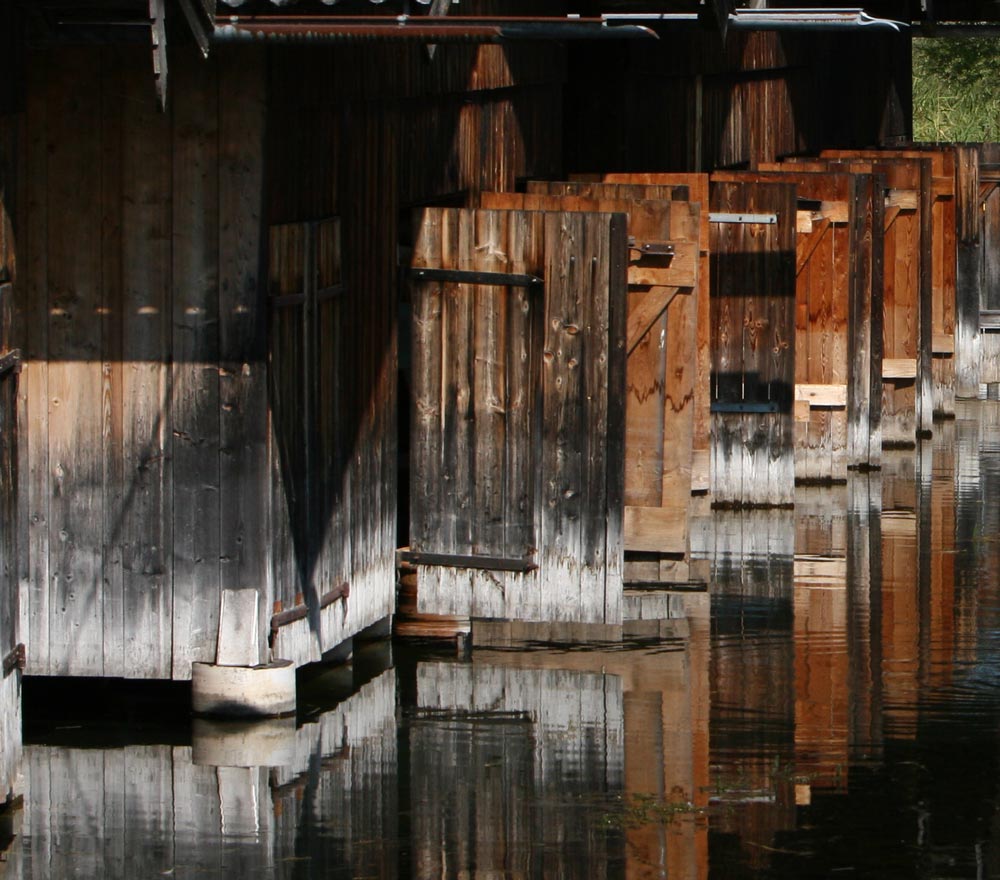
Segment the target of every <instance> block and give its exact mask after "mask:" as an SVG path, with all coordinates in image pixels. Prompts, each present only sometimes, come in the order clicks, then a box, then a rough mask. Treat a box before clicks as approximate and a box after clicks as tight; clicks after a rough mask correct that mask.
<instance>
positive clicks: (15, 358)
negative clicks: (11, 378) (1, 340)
mask: <svg viewBox="0 0 1000 880" xmlns="http://www.w3.org/2000/svg"><path fill="white" fill-rule="evenodd" d="M11 370H16V371H18V372H20V370H21V350H20V349H19V348H15V349H13V350H12V351H8V352H7V354H5V355H0V376H2V375H4V374H5V373H9V372H10V371H11Z"/></svg>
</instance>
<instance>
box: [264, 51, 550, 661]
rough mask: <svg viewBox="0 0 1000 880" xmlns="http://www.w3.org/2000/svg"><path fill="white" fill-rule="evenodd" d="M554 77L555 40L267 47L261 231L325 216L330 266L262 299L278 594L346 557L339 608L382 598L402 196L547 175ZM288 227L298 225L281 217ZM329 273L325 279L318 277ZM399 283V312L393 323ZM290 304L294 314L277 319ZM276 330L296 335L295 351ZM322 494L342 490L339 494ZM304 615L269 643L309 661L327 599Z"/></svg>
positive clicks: (317, 645)
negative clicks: (300, 290) (279, 514)
mask: <svg viewBox="0 0 1000 880" xmlns="http://www.w3.org/2000/svg"><path fill="white" fill-rule="evenodd" d="M563 77H564V61H563V58H562V53H561V51H560V50H556V51H551V50H548V51H539V50H537V49H534V48H530V47H529V48H525V47H508V48H501V47H498V46H479V47H477V46H463V45H447V46H439V47H437V50H436V52H435V55H434V58H433V60H429V59H428V56H427V53H426V51H425V49H424V48H423V47H422V46H419V45H407V46H399V45H397V46H391V47H390V46H386V45H364V46H338V47H337V48H336V50H335V51H331V50H329V49H316V48H313V49H309V48H303V47H295V48H289V49H287V50H284V49H279V50H275V51H274V52H272V54H271V58H270V95H271V100H270V104H269V136H268V154H267V155H268V158H267V169H266V177H267V180H268V188H267V222H268V223H269V224H272V242H273V241H274V240H275V238H274V236H277V235H285V236H286V240H287V236H288V235H289V234H291V235H296V234H302V231H301V230H305V229H306V228H307V227H308V226H309V225H310V224H311V225H312V228H314V229H317V230H323V229H325V230H326V233H325V234H327V235H330V236H333V235H334V233H333V232H332V228H333V225H336V226H338V227H339V236H337V237H338V238H339V244H337V245H336V246H334V250H335V251H336V252H337V253H339V260H340V264H341V266H340V270H339V271H337V270H336V268H335V267H334V266H333V265H332V263H329V261H328V263H329V264H328V265H327V267H326V269H325V270H324V271H326V274H327V276H328V277H327V278H325V279H324V278H317V279H314V280H311V281H310V283H312V282H313V281H314V282H315V283H314V284H313V286H314V287H315V294H310V296H318V299H316V300H315V305H309V304H308V303H303V304H299V305H297V304H295V303H294V302H292V301H289V300H286V301H285V302H284V303H283V304H281V303H279V302H278V301H277V300H276V299H275V298H274V297H272V306H274V308H273V309H272V315H273V316H275V318H278V316H279V315H281V316H282V317H280V321H281V324H280V325H279V324H276V325H274V326H281V327H282V328H283V329H282V330H281V335H280V336H275V337H273V340H272V349H271V357H272V365H273V367H274V375H273V376H272V388H273V389H275V390H277V389H278V388H280V389H281V393H280V395H279V396H280V398H281V400H280V402H279V401H278V400H277V398H275V400H274V401H273V404H276V407H275V408H274V416H275V419H274V422H273V424H274V428H275V432H274V439H275V444H276V448H277V450H278V453H279V454H278V455H277V456H276V457H275V459H274V461H273V466H274V483H273V485H274V487H275V488H274V494H275V498H274V507H275V509H276V510H280V511H286V512H287V513H286V516H285V518H284V520H283V521H284V522H287V523H289V526H288V527H282V528H281V529H278V530H275V533H274V535H273V539H274V543H273V553H274V558H275V567H276V571H277V572H280V574H279V575H278V576H277V593H276V599H277V601H279V602H281V603H282V607H283V608H286V609H287V608H289V607H293V606H295V605H297V604H299V603H301V601H302V597H303V596H305V597H306V601H307V603H310V602H313V603H314V602H315V601H316V600H317V599H319V600H320V601H321V600H322V596H323V594H324V590H326V589H330V588H331V587H336V586H337V584H338V582H339V581H340V580H344V579H345V578H344V575H343V573H341V574H339V575H335V576H333V577H330V578H325V579H324V587H323V588H321V589H316V588H315V587H314V586H313V585H312V584H310V580H309V579H310V576H311V575H310V572H311V571H313V570H315V569H317V567H318V569H319V570H320V571H324V570H330V571H334V572H336V570H337V569H338V565H339V566H340V568H341V570H342V571H343V569H344V568H345V567H346V569H347V570H348V571H349V570H351V569H353V571H354V573H355V574H354V577H355V580H356V579H357V572H358V570H359V568H363V569H365V570H367V571H369V572H370V576H369V584H368V585H367V586H362V587H361V588H360V589H359V588H358V587H357V586H356V583H353V582H352V583H351V597H350V599H349V600H348V607H352V606H353V605H354V603H355V602H365V601H369V600H368V599H367V598H366V597H372V596H379V597H382V596H383V595H384V594H383V592H382V590H383V588H384V585H386V584H391V583H392V581H393V580H394V570H393V567H394V555H393V554H394V552H395V549H396V547H397V537H398V544H401V545H405V544H406V543H408V538H407V532H408V530H409V521H408V516H407V514H408V504H407V501H406V498H407V493H408V491H409V483H408V480H407V474H408V471H407V470H406V469H404V470H403V471H402V474H401V479H400V482H399V484H398V485H397V473H396V467H397V455H398V453H399V451H400V450H399V445H398V443H399V444H402V452H403V455H404V456H405V455H406V452H407V448H408V444H409V441H410V436H409V422H410V419H409V412H408V402H409V393H408V389H409V386H410V383H411V381H412V380H411V377H410V370H411V358H412V356H413V355H411V350H412V346H411V340H410V328H409V324H408V314H409V303H408V301H407V300H408V291H407V289H406V287H405V286H404V285H401V279H400V277H399V271H398V265H399V264H400V263H401V262H406V261H405V259H403V260H401V256H400V254H401V253H403V254H405V253H406V252H407V251H406V249H407V248H408V247H409V246H411V245H412V244H413V239H414V234H415V230H414V228H413V224H412V217H411V215H412V209H413V208H414V207H415V206H418V205H426V204H435V203H437V204H449V203H451V204H455V203H460V202H462V201H464V200H465V199H467V198H469V197H470V196H472V195H474V194H475V193H478V192H479V191H480V190H483V189H499V190H510V189H513V188H514V185H515V182H516V180H517V179H518V178H521V177H525V176H528V175H535V174H551V173H553V172H554V171H555V170H556V167H557V163H558V157H559V150H560V146H559V144H560V133H559V127H560V113H561V98H560V89H561V82H562V79H563ZM303 82H308V83H311V84H312V86H313V87H310V88H305V89H304V88H302V87H301V84H302V83H303ZM332 218H336V219H335V220H334V219H332ZM279 225H280V228H279ZM296 225H297V226H299V228H300V232H299V233H294V232H289V230H290V229H292V227H294V226H296ZM281 230H284V231H281ZM401 248H402V249H403V250H402V251H401V250H400V249H401ZM330 259H331V260H332V261H334V262H335V261H336V258H335V257H333V256H331V257H330ZM331 272H332V273H333V275H331V274H330V273H331ZM335 276H336V277H335ZM337 282H339V284H340V285H342V289H341V290H340V291H339V292H336V293H333V292H332V291H330V286H331V285H333V284H335V283H337ZM307 286H308V285H307ZM324 290H327V291H330V292H328V294H323V293H322V291H324ZM273 293H275V294H281V293H286V294H287V293H293V292H292V291H291V288H288V290H284V288H282V290H280V291H279V290H278V289H274V290H273ZM400 299H402V301H403V309H402V312H401V314H402V315H403V317H404V323H403V324H402V325H401V326H398V327H397V312H399V300H400ZM310 309H311V310H312V311H310ZM296 311H298V312H301V314H299V315H298V317H292V318H289V317H288V315H289V314H291V313H294V312H296ZM300 319H301V320H300ZM289 320H290V321H292V322H298V323H294V324H289V323H288V321H289ZM302 321H305V322H307V323H302ZM291 333H298V334H303V333H306V334H311V335H309V339H310V340H311V341H310V343H309V345H310V346H311V350H310V349H309V348H303V347H302V346H301V344H300V342H299V341H298V340H297V339H296V338H294V337H293V336H290V335H289V334H291ZM301 338H302V341H304V340H305V337H301ZM310 358H311V362H310V360H309V359H310ZM397 373H398V376H399V377H400V378H399V380H397ZM308 376H312V377H313V378H308ZM307 378H308V381H306V379H307ZM397 381H399V382H401V383H402V386H401V391H400V390H399V389H398V387H397ZM317 382H318V383H319V384H317ZM289 392H294V394H295V395H296V396H295V397H292V396H290V394H289ZM400 393H401V394H402V395H403V402H402V403H400V402H399V394H400ZM301 395H305V397H302V396H301ZM310 396H314V398H315V404H314V405H312V404H310V405H309V406H308V407H307V410H305V412H308V413H309V415H308V416H307V420H309V421H311V423H312V425H313V427H312V428H311V429H310V431H309V432H308V433H307V434H306V435H303V432H302V431H301V430H300V427H301V423H302V414H301V413H300V412H299V411H297V403H296V401H297V400H301V401H302V402H303V403H307V398H309V397H310ZM397 413H399V415H397ZM397 436H398V438H399V441H398V443H397ZM497 464H499V462H497ZM414 488H415V489H418V488H419V487H418V486H417V485H416V484H414ZM397 497H398V498H399V499H400V500H399V507H400V508H401V510H400V516H399V523H398V536H397ZM338 498H340V499H344V503H343V504H342V505H340V507H339V508H338V503H337V499H338ZM304 517H306V518H305V519H304ZM330 542H332V546H330ZM322 548H325V549H322ZM338 560H340V562H339V563H338ZM314 580H315V577H314ZM375 581H377V584H376V583H374V582H375ZM383 613H384V612H383ZM319 617H320V621H319V622H318V623H313V622H311V621H310V622H305V621H304V622H301V623H297V624H293V625H292V626H291V627H289V628H288V629H282V630H281V631H280V632H279V635H278V638H277V640H276V646H277V647H278V649H279V652H280V653H282V654H284V655H288V656H292V657H293V658H296V659H306V658H309V659H316V658H317V657H318V653H317V652H318V651H319V650H320V649H321V648H322V647H323V646H324V644H325V643H326V642H328V641H329V640H328V639H323V640H322V643H321V642H320V641H317V638H316V633H317V631H318V630H323V631H328V630H330V629H331V628H334V629H336V628H338V627H339V626H340V621H341V619H342V614H341V609H340V607H339V603H335V604H334V605H331V606H330V607H329V610H326V611H323V612H322V613H321V614H320V615H319ZM339 631H340V632H343V634H344V635H346V634H347V632H346V631H345V630H343V629H342V628H341V629H339ZM327 646H328V645H327Z"/></svg>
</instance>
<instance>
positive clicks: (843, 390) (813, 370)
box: [713, 163, 882, 482]
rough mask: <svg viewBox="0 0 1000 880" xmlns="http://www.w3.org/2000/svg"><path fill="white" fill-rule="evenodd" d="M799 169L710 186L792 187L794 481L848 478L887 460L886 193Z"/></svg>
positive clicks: (861, 180)
mask: <svg viewBox="0 0 1000 880" xmlns="http://www.w3.org/2000/svg"><path fill="white" fill-rule="evenodd" d="M795 167H796V166H794V165H787V164H772V163H767V164H765V163H762V164H761V166H760V168H761V170H760V171H759V172H756V173H747V172H717V173H716V174H715V175H713V180H718V181H722V180H729V181H736V182H738V181H741V180H745V181H755V180H757V181H772V182H776V183H777V182H785V183H793V184H795V186H796V192H797V196H798V199H799V203H798V205H799V210H798V212H797V214H798V223H797V236H796V257H795V276H796V305H795V477H796V480H799V481H809V482H828V481H844V480H846V479H847V471H848V468H849V467H877V466H878V464H879V462H880V460H881V397H882V391H881V368H882V331H881V323H882V289H881V285H880V284H878V285H877V284H876V282H877V281H878V280H879V279H880V278H881V273H880V272H879V271H878V266H877V265H876V263H879V264H880V262H881V252H880V249H881V201H882V193H881V188H879V184H878V182H877V181H876V179H875V178H874V177H873V176H872V175H847V174H835V173H828V174H823V173H818V172H798V173H797V172H796V171H795V170H794V169H795ZM762 172H764V173H762ZM876 226H877V228H876ZM876 251H878V253H876Z"/></svg>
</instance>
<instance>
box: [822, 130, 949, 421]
mask: <svg viewBox="0 0 1000 880" xmlns="http://www.w3.org/2000/svg"><path fill="white" fill-rule="evenodd" d="M823 155H824V156H833V157H837V156H844V157H851V156H859V157H862V158H867V159H874V160H885V159H888V160H892V159H919V160H925V159H929V160H930V168H928V167H927V162H926V161H922V162H921V177H920V199H921V204H920V211H921V212H922V213H924V214H927V215H928V216H927V217H925V218H924V219H922V221H921V233H920V235H921V244H920V248H921V251H920V273H921V279H920V280H921V285H922V286H921V302H922V306H921V308H922V309H923V311H922V312H921V320H922V321H924V322H925V323H927V325H928V326H927V327H926V328H924V330H923V331H922V334H923V335H922V336H921V346H922V347H927V348H928V349H929V354H928V356H927V357H925V358H924V361H925V362H924V363H923V364H922V365H921V369H926V371H927V376H926V378H925V379H922V380H921V384H923V385H927V384H928V383H929V386H930V390H929V392H928V391H923V392H922V394H924V395H927V394H929V397H930V401H929V403H927V404H925V405H927V406H929V407H930V410H931V412H932V413H933V415H937V416H943V417H950V416H953V415H954V414H955V360H954V353H955V297H956V275H957V251H956V234H957V229H956V224H957V217H956V188H957V171H956V159H955V154H954V152H953V151H952V150H951V149H949V148H941V149H931V148H929V147H927V148H924V149H921V150H911V149H907V150H894V149H882V150H865V151H857V152H851V153H842V152H840V151H824V152H823ZM925 276H926V277H925ZM927 286H929V288H930V292H929V301H927V302H926V303H925V302H924V301H925V300H927V299H928V295H927V293H925V289H926V287H927ZM928 338H929V341H928ZM928 358H929V360H928Z"/></svg>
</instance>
